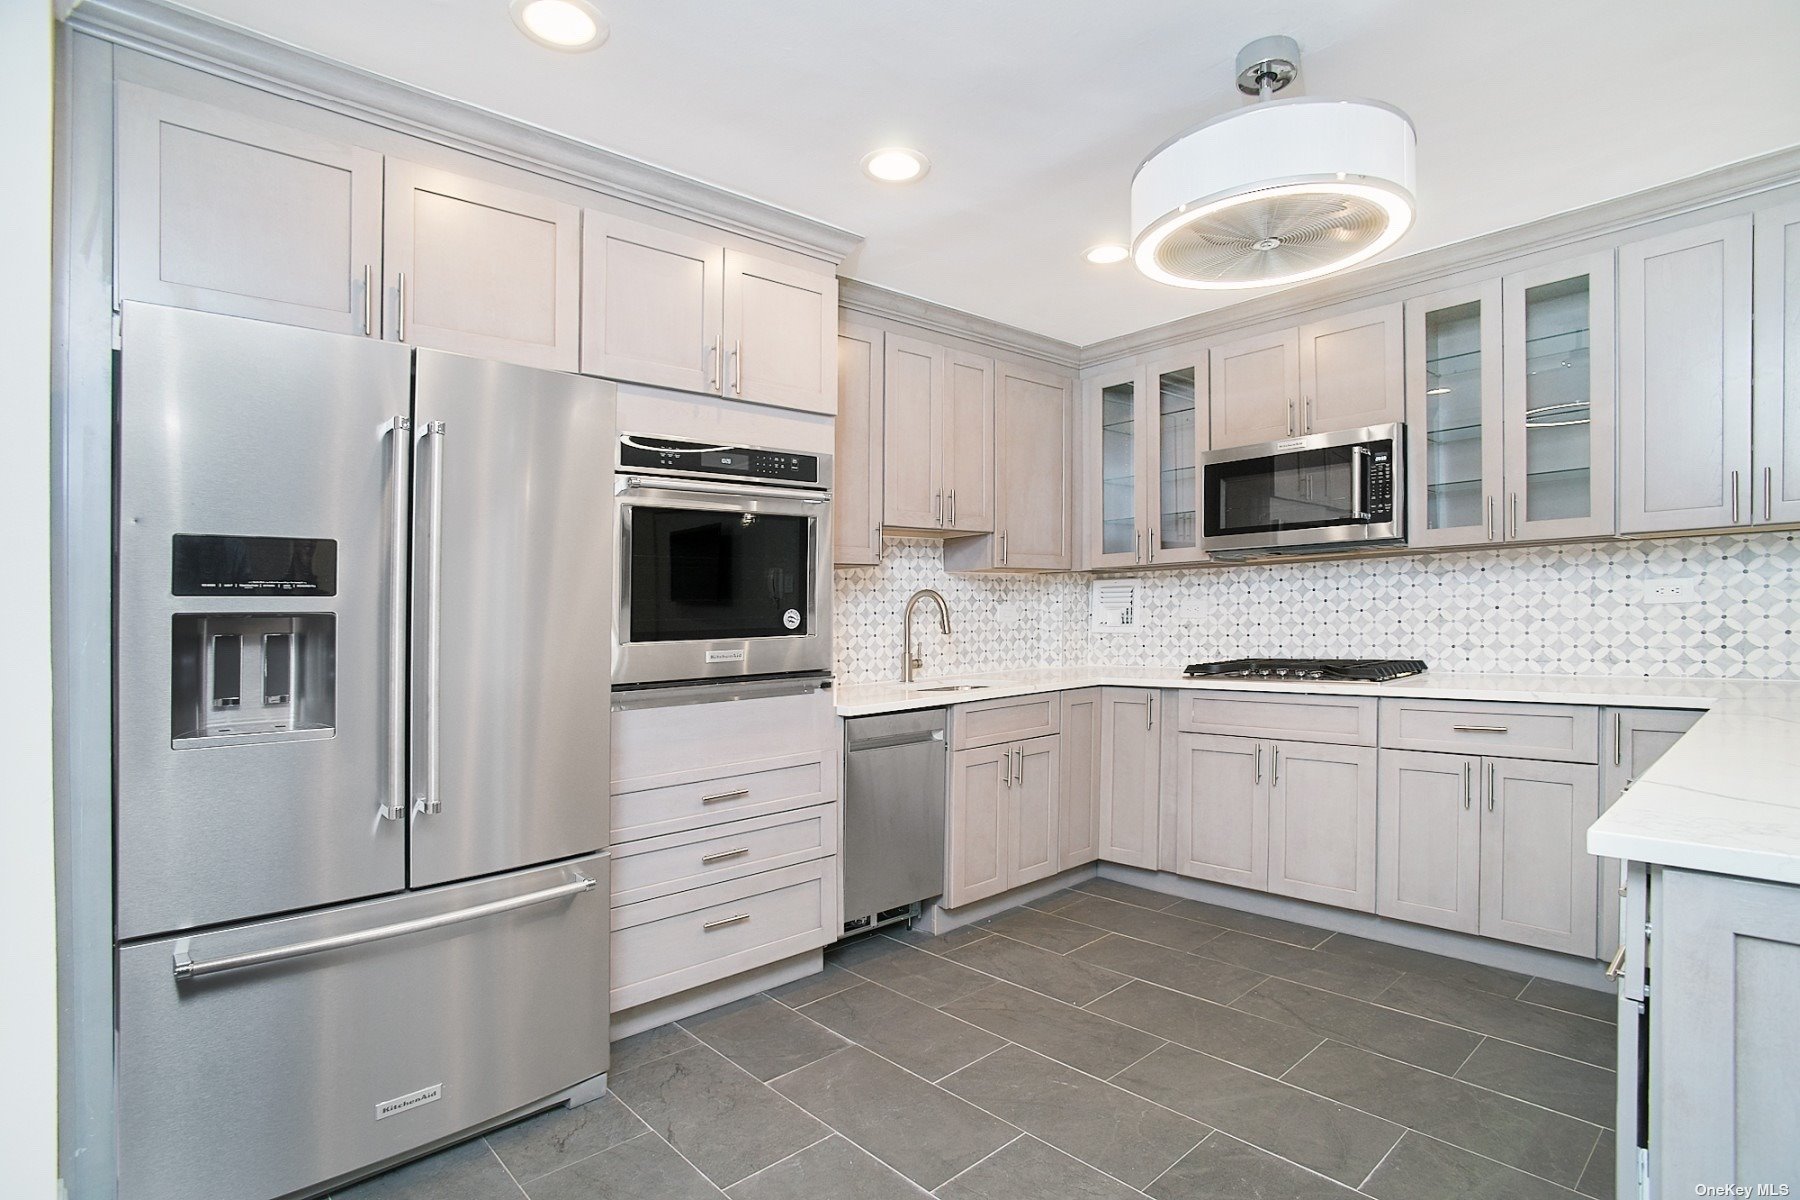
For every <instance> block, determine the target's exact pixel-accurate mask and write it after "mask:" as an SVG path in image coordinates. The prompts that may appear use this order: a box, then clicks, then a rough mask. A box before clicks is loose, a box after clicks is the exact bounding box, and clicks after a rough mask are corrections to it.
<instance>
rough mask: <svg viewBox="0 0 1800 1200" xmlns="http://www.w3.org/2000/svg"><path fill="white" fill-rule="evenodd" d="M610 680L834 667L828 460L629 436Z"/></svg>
mask: <svg viewBox="0 0 1800 1200" xmlns="http://www.w3.org/2000/svg"><path fill="white" fill-rule="evenodd" d="M614 492H615V494H616V496H617V507H618V539H617V546H618V569H617V570H616V571H615V572H614V575H613V578H614V587H615V589H616V616H617V619H616V621H615V622H614V625H613V660H612V678H613V683H614V685H616V686H623V687H629V686H643V685H654V684H671V683H684V682H689V681H694V680H706V679H720V678H732V677H739V676H767V675H801V674H817V675H825V674H828V673H829V672H830V671H831V666H832V662H831V559H830V554H831V456H830V455H828V454H801V453H798V452H795V451H789V450H775V449H769V448H765V447H760V446H721V445H712V444H707V443H700V442H691V441H682V440H678V439H675V438H665V437H652V436H647V435H640V434H626V435H624V436H622V437H620V439H619V445H618V459H617V475H616V478H615V486H614Z"/></svg>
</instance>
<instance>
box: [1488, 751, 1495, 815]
mask: <svg viewBox="0 0 1800 1200" xmlns="http://www.w3.org/2000/svg"><path fill="white" fill-rule="evenodd" d="M1494 790H1495V789H1494V764H1493V763H1491V762H1490V763H1489V764H1488V787H1487V793H1488V811H1489V812H1493V811H1494Z"/></svg>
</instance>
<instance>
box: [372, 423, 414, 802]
mask: <svg viewBox="0 0 1800 1200" xmlns="http://www.w3.org/2000/svg"><path fill="white" fill-rule="evenodd" d="M388 437H389V439H390V440H389V443H388V454H389V458H388V469H389V470H390V471H392V472H393V477H394V478H393V486H392V493H393V500H394V514H393V523H392V524H391V525H390V526H389V527H388V536H389V537H390V538H392V539H393V546H392V547H391V550H390V553H391V554H392V555H393V557H392V559H391V560H390V562H389V564H388V571H389V574H388V588H389V589H390V590H389V595H388V696H387V701H388V789H387V803H385V804H383V805H382V806H381V808H380V810H379V811H380V813H381V815H382V817H383V818H384V819H385V820H389V821H398V820H399V819H400V818H401V817H404V816H405V815H406V599H407V597H406V553H407V538H406V523H407V521H409V520H410V519H411V517H412V514H411V513H410V512H409V511H408V506H407V503H406V501H407V497H408V496H409V495H410V494H411V491H412V484H411V481H410V480H409V479H408V478H407V474H408V467H409V465H410V464H411V462H412V418H410V417H407V416H404V415H396V416H395V417H394V420H393V424H392V425H390V426H389V427H388Z"/></svg>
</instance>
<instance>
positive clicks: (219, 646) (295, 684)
mask: <svg viewBox="0 0 1800 1200" xmlns="http://www.w3.org/2000/svg"><path fill="white" fill-rule="evenodd" d="M170 575H171V586H170V590H171V592H172V593H173V595H174V596H175V597H176V598H177V600H176V604H177V606H178V607H179V606H180V598H182V597H189V596H193V597H207V598H208V599H211V600H233V601H239V602H241V603H240V604H237V605H234V606H233V607H234V608H241V611H226V612H221V611H217V610H216V609H215V610H213V611H208V612H187V613H183V612H177V613H175V614H174V615H173V617H172V622H173V630H172V644H171V655H170V666H171V672H170V683H171V695H170V701H171V703H170V717H171V722H170V723H171V728H170V731H169V733H170V739H171V741H172V744H173V745H174V747H175V748H176V749H178V750H181V749H191V748H195V747H206V746H229V745H239V744H244V743H249V742H260V741H274V740H290V741H291V740H300V739H305V738H315V737H330V736H331V735H332V733H333V732H334V731H335V724H336V704H335V699H334V697H335V691H336V636H335V635H336V624H337V620H336V617H335V616H334V615H333V614H331V613H319V612H309V613H291V612H282V611H280V610H281V608H282V607H283V605H282V604H281V599H282V598H287V599H288V600H290V601H295V600H308V599H312V598H316V597H330V596H335V595H337V543H336V542H334V541H331V540H329V539H322V538H277V537H231V536H217V535H195V534H176V535H175V537H174V544H173V547H172V552H171V567H170Z"/></svg>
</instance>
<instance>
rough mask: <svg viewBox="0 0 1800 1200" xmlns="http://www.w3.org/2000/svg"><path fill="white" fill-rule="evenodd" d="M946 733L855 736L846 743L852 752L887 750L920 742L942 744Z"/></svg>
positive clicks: (914, 731)
mask: <svg viewBox="0 0 1800 1200" xmlns="http://www.w3.org/2000/svg"><path fill="white" fill-rule="evenodd" d="M943 740H944V731H943V730H941V729H909V730H907V731H906V732H904V733H878V734H874V735H865V736H862V737H858V736H856V735H854V734H852V735H850V736H849V737H847V738H846V739H845V741H844V745H845V747H846V748H847V749H848V750H850V751H851V752H855V751H857V750H885V749H887V748H888V747H889V746H912V745H917V744H918V743H920V742H941V741H943Z"/></svg>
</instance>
